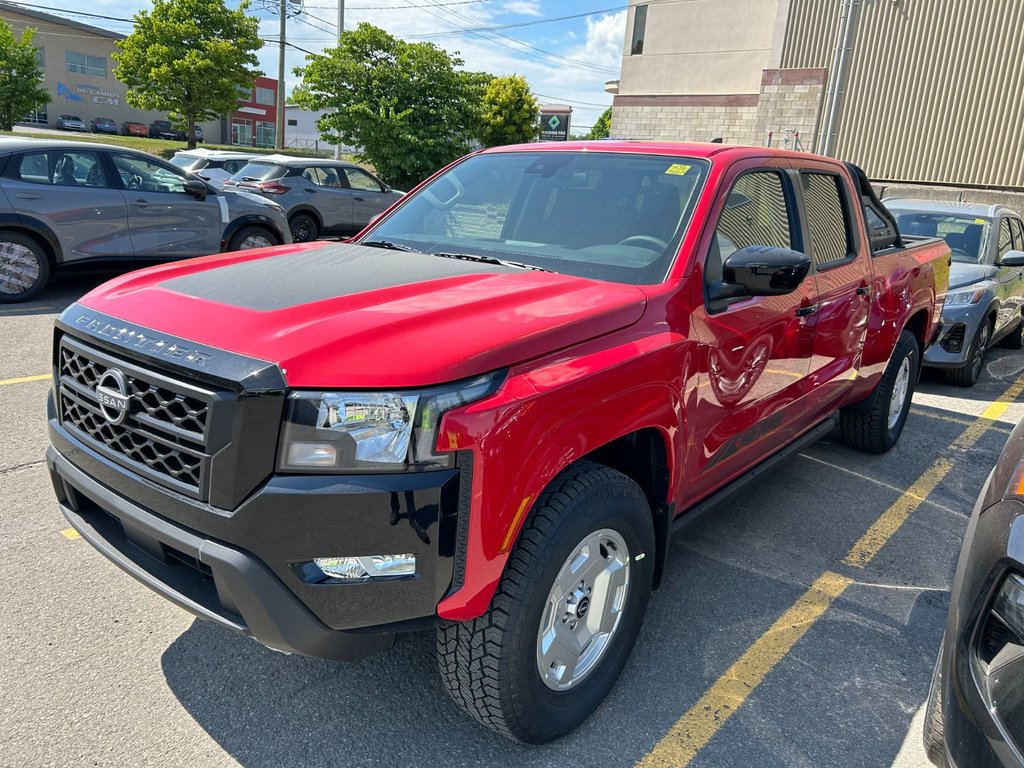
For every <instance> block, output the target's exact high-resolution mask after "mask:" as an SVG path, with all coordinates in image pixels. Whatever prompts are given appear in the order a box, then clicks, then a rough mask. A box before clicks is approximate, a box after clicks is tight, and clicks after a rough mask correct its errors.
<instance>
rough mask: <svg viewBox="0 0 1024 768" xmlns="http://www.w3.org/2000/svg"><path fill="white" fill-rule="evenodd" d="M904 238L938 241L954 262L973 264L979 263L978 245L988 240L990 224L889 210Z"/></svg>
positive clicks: (965, 217)
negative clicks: (943, 243) (917, 237)
mask: <svg viewBox="0 0 1024 768" xmlns="http://www.w3.org/2000/svg"><path fill="white" fill-rule="evenodd" d="M890 210H891V211H892V213H893V215H895V216H896V222H897V223H898V224H899V227H900V232H901V233H903V234H904V235H919V236H923V237H941V238H942V239H943V240H945V241H946V245H948V246H949V250H950V251H952V253H953V261H959V262H961V263H964V264H976V263H978V262H979V261H981V245H982V243H984V242H985V241H986V240H987V239H988V230H989V226H990V222H989V220H988V219H983V218H977V217H975V216H951V215H947V214H942V213H928V212H923V211H901V210H899V209H898V208H895V209H892V208H891V209H890Z"/></svg>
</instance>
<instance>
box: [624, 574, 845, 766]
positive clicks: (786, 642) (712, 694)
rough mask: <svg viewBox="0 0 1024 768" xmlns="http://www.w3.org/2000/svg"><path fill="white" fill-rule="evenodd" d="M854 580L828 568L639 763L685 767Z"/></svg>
mask: <svg viewBox="0 0 1024 768" xmlns="http://www.w3.org/2000/svg"><path fill="white" fill-rule="evenodd" d="M852 583H853V580H852V579H848V578H846V577H845V576H840V575H839V574H836V573H831V572H826V573H825V574H823V575H822V576H821V577H820V578H819V579H818V580H817V581H815V582H814V584H812V585H811V587H810V589H808V590H807V591H806V592H805V593H804V594H803V595H802V596H801V597H800V599H798V600H797V601H796V602H795V603H794V604H793V605H792V607H790V608H789V610H787V611H786V612H785V613H784V614H782V616H780V617H779V619H778V621H776V622H775V623H774V624H772V626H771V628H770V629H769V630H768V631H767V632H765V633H764V634H763V635H761V637H759V638H758V639H757V640H756V641H755V642H754V644H753V645H752V646H750V648H748V649H747V651H746V653H744V654H743V655H742V656H740V658H739V659H737V660H736V662H735V663H734V664H733V665H732V666H731V667H729V669H728V670H726V672H725V674H723V675H722V676H721V677H720V678H718V680H717V681H716V682H715V684H714V685H712V686H711V688H709V689H708V691H707V693H705V694H704V695H703V696H701V698H700V701H698V702H697V703H696V704H694V705H693V707H691V708H690V711H689V712H687V713H686V714H685V715H683V716H682V717H681V718H680V719H679V720H678V721H677V722H676V724H675V725H673V726H672V728H671V729H670V730H669V732H668V733H666V734H665V736H663V737H662V738H661V740H660V741H659V742H658V743H657V745H656V746H655V747H654V749H653V750H651V752H650V753H649V754H648V755H647V756H646V757H644V758H643V760H641V761H640V762H639V763H637V765H638V766H640V768H680V766H684V765H687V764H688V763H689V762H690V761H691V760H692V759H693V758H694V757H695V756H696V754H697V753H698V752H699V751H700V750H701V749H703V747H704V746H705V745H706V744H707V743H708V742H709V741H711V738H712V737H713V736H714V735H715V734H716V733H717V732H718V730H719V729H720V728H721V727H722V725H723V724H724V723H725V721H726V720H728V719H729V718H730V717H731V716H732V715H733V713H735V712H736V710H737V709H739V707H740V705H741V704H743V702H744V701H746V698H747V697H748V696H749V695H750V694H751V693H752V692H753V690H754V689H755V688H756V687H757V686H758V685H759V684H760V683H761V681H762V680H764V678H765V676H766V675H767V674H768V673H769V672H771V670H772V668H774V667H775V665H776V664H778V663H779V662H780V661H782V659H783V657H785V655H786V654H787V653H789V650H790V649H791V648H792V647H793V645H794V644H795V643H796V642H797V641H798V640H799V639H800V638H801V637H803V636H804V634H805V633H806V632H807V630H808V629H810V628H811V626H812V625H813V624H814V622H815V621H817V620H818V619H819V618H821V616H822V614H824V613H825V611H826V610H828V607H829V606H830V605H832V603H833V602H835V600H836V598H838V597H839V596H840V595H841V594H842V593H843V592H844V591H845V590H846V588H847V587H848V586H850V584H852Z"/></svg>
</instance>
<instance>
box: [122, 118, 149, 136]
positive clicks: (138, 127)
mask: <svg viewBox="0 0 1024 768" xmlns="http://www.w3.org/2000/svg"><path fill="white" fill-rule="evenodd" d="M121 135H122V136H148V135H149V131H148V130H147V128H146V124H145V123H136V122H134V121H132V120H125V121H124V122H123V123H121Z"/></svg>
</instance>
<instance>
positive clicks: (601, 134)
mask: <svg viewBox="0 0 1024 768" xmlns="http://www.w3.org/2000/svg"><path fill="white" fill-rule="evenodd" d="M611 132H612V108H611V107H608V109H606V110H605V111H604V112H602V113H601V116H600V117H599V118H597V121H596V122H595V123H594V127H593V128H591V129H590V133H588V134H587V135H586V136H584V138H585V139H607V138H608V137H609V136H610V135H611Z"/></svg>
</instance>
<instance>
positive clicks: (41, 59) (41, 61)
mask: <svg viewBox="0 0 1024 768" xmlns="http://www.w3.org/2000/svg"><path fill="white" fill-rule="evenodd" d="M36 64H38V65H39V66H40V67H45V66H46V49H45V48H44V47H43V46H39V47H38V48H36Z"/></svg>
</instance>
